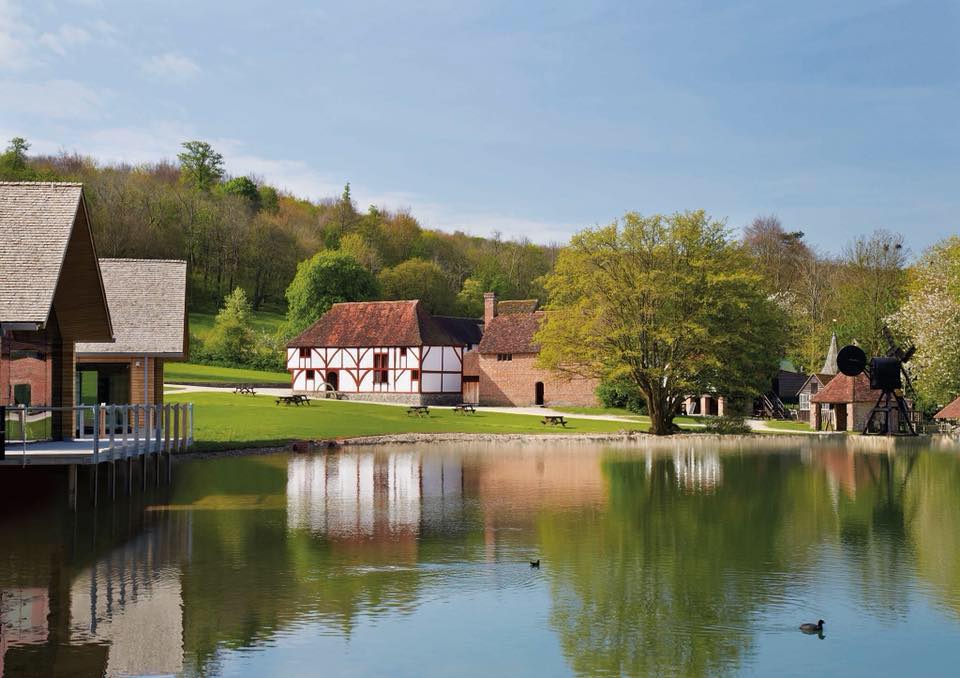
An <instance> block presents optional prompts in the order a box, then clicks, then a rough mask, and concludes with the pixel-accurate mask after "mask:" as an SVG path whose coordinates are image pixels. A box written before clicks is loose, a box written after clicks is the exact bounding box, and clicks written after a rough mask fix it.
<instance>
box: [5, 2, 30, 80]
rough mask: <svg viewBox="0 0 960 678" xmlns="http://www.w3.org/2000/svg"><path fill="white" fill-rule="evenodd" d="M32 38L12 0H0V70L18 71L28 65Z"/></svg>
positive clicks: (28, 27)
mask: <svg viewBox="0 0 960 678" xmlns="http://www.w3.org/2000/svg"><path fill="white" fill-rule="evenodd" d="M32 36H33V31H32V30H31V29H30V26H28V25H27V24H26V22H24V21H23V19H22V16H21V12H20V8H19V7H17V5H15V4H14V2H13V0H0V70H8V71H18V70H21V69H23V68H26V67H27V66H29V65H30V39H31V38H32Z"/></svg>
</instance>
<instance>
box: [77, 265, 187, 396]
mask: <svg viewBox="0 0 960 678" xmlns="http://www.w3.org/2000/svg"><path fill="white" fill-rule="evenodd" d="M100 271H101V275H102V277H103V285H104V289H105V291H106V295H107V304H108V306H109V308H110V316H111V318H113V332H114V338H115V339H114V341H112V342H81V343H78V344H77V348H76V353H77V393H78V402H79V403H80V404H83V405H95V404H98V403H99V404H109V405H114V404H119V403H131V404H147V405H152V404H156V403H162V402H163V366H164V363H165V362H167V361H171V360H185V359H186V358H187V355H188V341H189V340H188V335H187V332H188V330H187V262H185V261H179V260H165V259H101V260H100Z"/></svg>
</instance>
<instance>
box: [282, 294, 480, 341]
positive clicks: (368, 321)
mask: <svg viewBox="0 0 960 678" xmlns="http://www.w3.org/2000/svg"><path fill="white" fill-rule="evenodd" d="M463 343H464V342H462V341H458V340H457V339H455V338H453V337H451V336H450V334H448V333H447V332H446V331H445V330H444V329H443V327H441V326H440V324H439V323H437V322H436V321H434V319H433V318H432V317H431V316H430V314H429V313H427V312H426V310H424V308H423V306H421V305H420V302H419V301H418V300H416V299H414V300H412V301H358V302H347V303H342V304H334V305H333V306H332V307H331V308H330V310H329V311H327V312H326V313H324V314H323V317H322V318H320V320H318V321H317V322H315V323H314V324H313V325H311V326H310V327H309V328H307V329H306V330H305V331H304V332H303V333H301V334H300V336H298V337H296V338H295V339H293V340H292V341H291V342H290V343H289V344H287V346H288V347H290V348H298V347H313V346H331V347H337V348H351V347H357V348H367V347H373V346H462V345H463Z"/></svg>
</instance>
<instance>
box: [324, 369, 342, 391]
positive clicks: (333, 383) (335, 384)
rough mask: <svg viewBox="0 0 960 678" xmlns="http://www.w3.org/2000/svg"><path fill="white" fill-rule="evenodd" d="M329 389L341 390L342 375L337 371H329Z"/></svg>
mask: <svg viewBox="0 0 960 678" xmlns="http://www.w3.org/2000/svg"><path fill="white" fill-rule="evenodd" d="M327 390H328V391H339V390H340V376H339V375H338V374H337V373H336V372H332V371H331V372H327Z"/></svg>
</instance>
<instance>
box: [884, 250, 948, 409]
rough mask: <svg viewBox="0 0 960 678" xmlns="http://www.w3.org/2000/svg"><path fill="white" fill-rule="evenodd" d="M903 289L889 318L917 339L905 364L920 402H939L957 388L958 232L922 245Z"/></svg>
mask: <svg viewBox="0 0 960 678" xmlns="http://www.w3.org/2000/svg"><path fill="white" fill-rule="evenodd" d="M908 290H909V291H908V293H907V297H906V300H905V302H904V304H903V306H902V307H901V308H900V310H899V311H897V312H896V313H894V314H893V315H892V316H891V317H890V319H889V320H890V324H891V326H892V328H893V329H894V330H895V331H896V332H897V333H898V334H901V335H904V336H906V337H908V338H909V340H910V341H912V342H914V343H915V344H916V347H917V352H916V353H915V354H914V356H913V359H912V360H911V361H910V362H909V363H908V365H907V366H908V367H909V368H910V372H911V374H912V376H913V377H914V386H915V387H916V390H917V396H918V397H919V399H920V401H921V404H922V405H927V406H930V407H931V408H933V407H942V406H943V405H946V404H947V403H948V402H950V401H951V400H953V398H955V397H956V396H957V395H958V394H960V238H957V237H956V236H954V237H952V238H948V239H947V240H944V241H942V242H939V243H937V244H936V245H934V246H933V247H931V248H930V249H929V250H927V251H926V252H925V253H924V255H923V257H922V258H921V259H920V261H918V262H917V264H916V266H914V267H913V269H912V271H911V274H910V282H909V284H908Z"/></svg>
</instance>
